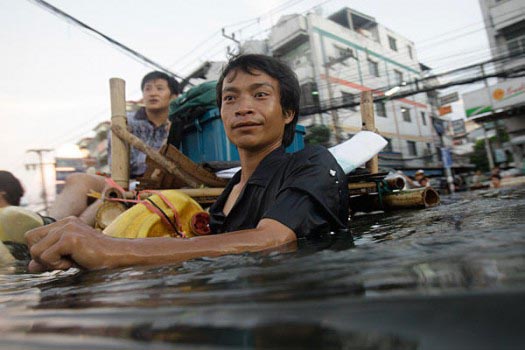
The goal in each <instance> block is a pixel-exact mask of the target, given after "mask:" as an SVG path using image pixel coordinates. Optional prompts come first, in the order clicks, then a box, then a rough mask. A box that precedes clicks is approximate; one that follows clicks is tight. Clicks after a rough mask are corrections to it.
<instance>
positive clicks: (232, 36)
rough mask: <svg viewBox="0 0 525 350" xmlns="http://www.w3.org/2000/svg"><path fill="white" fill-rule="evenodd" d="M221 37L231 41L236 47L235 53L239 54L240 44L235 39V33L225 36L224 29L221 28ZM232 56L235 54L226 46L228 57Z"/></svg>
mask: <svg viewBox="0 0 525 350" xmlns="http://www.w3.org/2000/svg"><path fill="white" fill-rule="evenodd" d="M222 36H223V37H225V38H226V39H229V40H231V41H233V42H234V43H235V44H236V45H237V50H238V52H237V53H241V42H240V41H239V40H237V39H235V33H232V34H231V35H227V34H226V29H225V28H222ZM234 54H235V52H233V51H232V50H231V49H230V47H229V46H228V55H230V56H233V55H234Z"/></svg>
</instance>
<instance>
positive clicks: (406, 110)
mask: <svg viewBox="0 0 525 350" xmlns="http://www.w3.org/2000/svg"><path fill="white" fill-rule="evenodd" d="M401 115H402V116H403V120H404V121H406V122H408V123H411V122H412V118H411V117H410V108H406V107H401Z"/></svg>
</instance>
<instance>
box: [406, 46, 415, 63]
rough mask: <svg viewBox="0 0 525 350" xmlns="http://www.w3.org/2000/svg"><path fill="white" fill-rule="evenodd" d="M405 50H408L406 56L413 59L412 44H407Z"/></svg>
mask: <svg viewBox="0 0 525 350" xmlns="http://www.w3.org/2000/svg"><path fill="white" fill-rule="evenodd" d="M407 51H408V56H410V59H411V60H413V59H414V54H413V53H412V46H410V45H407Z"/></svg>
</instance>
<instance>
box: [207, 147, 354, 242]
mask: <svg viewBox="0 0 525 350" xmlns="http://www.w3.org/2000/svg"><path fill="white" fill-rule="evenodd" d="M241 171H242V170H241ZM241 171H239V172H238V173H237V174H235V176H234V177H233V178H232V180H231V181H230V182H229V183H228V185H227V186H226V188H225V190H224V192H223V193H222V194H221V195H220V196H219V198H218V199H217V201H216V202H215V203H214V204H213V205H212V206H211V208H210V216H211V222H210V226H211V229H212V232H213V233H224V232H231V231H237V230H243V229H251V228H255V227H256V226H257V224H258V223H259V221H260V220H261V219H263V218H269V219H274V220H277V221H279V222H280V223H282V224H283V225H286V226H287V227H289V228H290V229H291V230H293V231H294V232H295V234H296V236H297V237H298V238H299V237H307V236H310V235H312V234H320V233H326V232H330V231H334V232H335V231H339V230H341V229H346V228H347V220H348V185H347V181H346V176H345V174H344V172H343V170H342V169H341V167H340V166H339V165H338V164H337V161H336V160H335V158H334V157H333V156H332V154H331V153H330V152H328V150H326V148H324V147H321V146H308V147H307V148H305V149H303V150H301V151H299V152H296V153H285V151H284V148H282V147H281V148H278V149H276V150H275V151H273V152H272V153H270V154H269V155H268V156H266V157H265V158H264V159H263V160H262V162H261V163H260V164H259V166H258V167H257V169H255V172H254V173H253V174H252V176H251V177H250V179H249V180H248V183H247V184H246V186H245V188H244V189H243V191H242V192H241V194H240V195H239V198H238V199H237V202H236V203H235V204H234V206H233V208H232V209H231V211H230V213H229V214H228V216H225V215H224V213H223V211H222V209H223V207H224V204H225V203H226V200H227V199H228V196H229V194H230V192H231V190H232V188H233V186H234V185H235V184H237V183H238V182H239V181H240V177H241Z"/></svg>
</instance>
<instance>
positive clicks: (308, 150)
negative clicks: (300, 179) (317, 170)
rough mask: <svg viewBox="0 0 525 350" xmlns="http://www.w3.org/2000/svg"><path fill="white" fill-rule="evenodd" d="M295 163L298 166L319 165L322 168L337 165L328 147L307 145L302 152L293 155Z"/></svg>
mask: <svg viewBox="0 0 525 350" xmlns="http://www.w3.org/2000/svg"><path fill="white" fill-rule="evenodd" d="M292 158H293V161H294V162H295V163H297V164H305V162H307V163H311V164H314V165H315V164H319V165H322V166H330V165H337V161H336V159H335V158H334V156H333V155H332V153H330V151H329V150H328V149H326V147H323V146H319V145H306V146H305V147H304V148H303V149H302V150H300V151H297V152H295V153H293V154H292Z"/></svg>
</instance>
